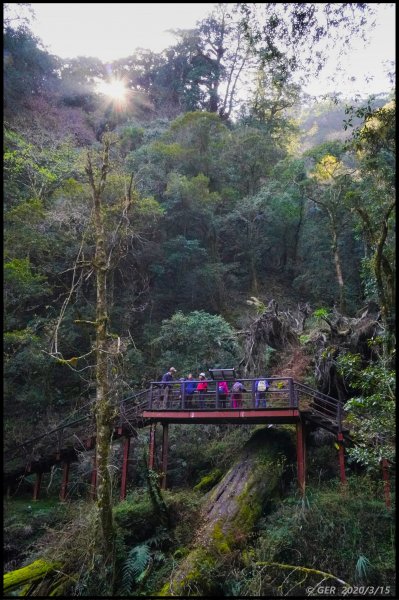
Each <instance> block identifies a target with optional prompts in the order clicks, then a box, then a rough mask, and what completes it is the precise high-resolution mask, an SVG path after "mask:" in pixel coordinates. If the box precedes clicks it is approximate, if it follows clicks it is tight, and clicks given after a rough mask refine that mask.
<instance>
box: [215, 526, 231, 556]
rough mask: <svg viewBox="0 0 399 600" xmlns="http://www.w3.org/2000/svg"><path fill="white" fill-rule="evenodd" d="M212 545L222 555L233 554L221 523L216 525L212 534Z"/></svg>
mask: <svg viewBox="0 0 399 600" xmlns="http://www.w3.org/2000/svg"><path fill="white" fill-rule="evenodd" d="M212 543H213V546H214V548H215V549H216V550H217V551H218V552H220V553H221V554H228V553H229V552H231V549H230V546H229V543H228V541H227V538H226V536H225V535H224V534H223V531H222V527H221V525H220V523H216V525H215V527H214V530H213V532H212Z"/></svg>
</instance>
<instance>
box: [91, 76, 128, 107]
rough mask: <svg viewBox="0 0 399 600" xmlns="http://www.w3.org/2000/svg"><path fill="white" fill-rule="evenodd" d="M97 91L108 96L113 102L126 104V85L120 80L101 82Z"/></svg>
mask: <svg viewBox="0 0 399 600" xmlns="http://www.w3.org/2000/svg"><path fill="white" fill-rule="evenodd" d="M97 90H98V91H99V92H100V93H101V94H104V95H105V96H108V97H109V98H111V99H112V100H116V101H118V102H124V101H125V100H126V94H127V92H128V90H127V87H126V85H125V83H124V82H123V81H122V80H120V79H111V80H110V81H101V83H99V84H98V86H97Z"/></svg>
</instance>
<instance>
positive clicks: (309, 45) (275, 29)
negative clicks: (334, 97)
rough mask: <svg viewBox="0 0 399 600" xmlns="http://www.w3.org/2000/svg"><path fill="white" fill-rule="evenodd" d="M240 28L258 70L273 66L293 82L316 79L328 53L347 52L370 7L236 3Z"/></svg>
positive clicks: (362, 34)
mask: <svg viewBox="0 0 399 600" xmlns="http://www.w3.org/2000/svg"><path fill="white" fill-rule="evenodd" d="M238 8H239V10H240V12H241V14H242V19H241V26H242V28H243V30H244V32H245V35H246V37H247V39H248V41H249V42H250V45H251V49H252V51H253V52H254V53H256V54H257V56H258V58H259V60H260V63H261V65H262V66H264V67H266V66H269V68H270V66H272V67H273V69H276V66H277V65H278V64H280V65H281V68H282V69H287V72H288V73H295V74H296V77H297V80H298V83H304V82H305V81H306V79H307V77H309V75H310V74H317V73H318V72H319V71H320V70H321V69H322V68H323V66H324V65H325V63H326V61H327V58H328V55H329V50H330V49H331V48H332V47H334V49H335V51H336V52H338V53H339V54H340V55H342V54H345V53H346V52H348V50H349V48H350V45H351V42H352V40H353V39H354V38H355V37H356V36H361V37H364V26H365V25H366V24H367V22H368V17H369V16H372V15H373V14H374V10H375V9H374V7H373V6H372V5H370V4H361V3H358V4H353V3H322V4H321V3H310V2H309V3H303V2H292V3H286V2H281V3H275V2H268V3H263V4H258V3H252V4H247V3H240V4H239V5H238Z"/></svg>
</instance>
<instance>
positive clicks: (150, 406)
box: [149, 382, 153, 410]
mask: <svg viewBox="0 0 399 600" xmlns="http://www.w3.org/2000/svg"><path fill="white" fill-rule="evenodd" d="M152 391H153V385H152V382H151V386H150V401H149V409H150V410H151V409H152Z"/></svg>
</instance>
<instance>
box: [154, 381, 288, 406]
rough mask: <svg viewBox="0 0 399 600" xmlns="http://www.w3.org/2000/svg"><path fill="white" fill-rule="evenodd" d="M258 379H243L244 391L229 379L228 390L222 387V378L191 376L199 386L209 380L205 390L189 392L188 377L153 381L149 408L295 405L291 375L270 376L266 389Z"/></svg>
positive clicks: (194, 383)
mask: <svg viewBox="0 0 399 600" xmlns="http://www.w3.org/2000/svg"><path fill="white" fill-rule="evenodd" d="M258 379H259V377H258V378H256V379H240V382H241V383H242V384H243V388H244V389H243V390H242V391H241V392H234V390H233V384H234V382H233V381H231V382H227V385H228V390H229V391H228V393H227V394H223V393H221V392H220V391H219V386H218V384H219V382H218V381H215V380H213V379H207V380H202V381H200V380H191V382H190V383H191V384H193V385H195V386H196V387H197V386H198V384H199V383H206V384H207V389H206V390H198V389H195V390H194V391H193V392H192V393H190V392H189V389H190V388H188V386H187V384H188V381H187V380H185V381H173V382H169V383H164V382H162V381H152V382H151V388H150V393H149V405H148V410H156V411H162V410H168V411H170V410H172V411H173V410H187V411H192V410H213V411H215V410H217V411H218V410H224V409H231V410H237V409H241V410H242V409H247V410H248V409H251V410H252V409H253V410H264V409H273V408H296V407H297V403H296V396H295V390H294V382H293V379H292V378H291V377H267V378H266V379H267V381H268V383H269V387H268V388H267V390H266V391H265V392H258V391H256V389H255V383H256V381H257V380H258Z"/></svg>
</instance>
